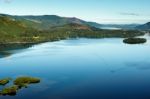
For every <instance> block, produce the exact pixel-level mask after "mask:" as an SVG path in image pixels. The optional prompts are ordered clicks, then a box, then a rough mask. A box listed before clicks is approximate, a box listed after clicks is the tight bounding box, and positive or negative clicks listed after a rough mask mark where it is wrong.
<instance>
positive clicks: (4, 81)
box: [0, 78, 11, 86]
mask: <svg viewBox="0 0 150 99" xmlns="http://www.w3.org/2000/svg"><path fill="white" fill-rule="evenodd" d="M10 80H11V79H10V78H5V79H1V80H0V85H3V86H4V85H6V84H8V83H9V81H10Z"/></svg>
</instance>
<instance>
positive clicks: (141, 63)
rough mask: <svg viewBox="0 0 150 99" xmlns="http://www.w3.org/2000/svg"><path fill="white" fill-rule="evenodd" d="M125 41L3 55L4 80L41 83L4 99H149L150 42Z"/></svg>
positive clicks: (67, 43) (65, 43)
mask: <svg viewBox="0 0 150 99" xmlns="http://www.w3.org/2000/svg"><path fill="white" fill-rule="evenodd" d="M122 40H123V39H117V38H113V39H73V40H62V41H57V42H48V43H43V44H38V45H34V46H32V47H29V48H25V49H17V50H9V51H7V52H5V53H8V54H6V55H4V54H5V53H4V52H3V53H2V54H1V55H0V56H1V58H0V78H5V77H11V78H16V77H18V76H33V77H40V78H41V83H39V84H36V85H31V86H29V88H27V89H22V90H19V92H18V94H17V95H16V96H0V99H31V98H35V99H150V41H148V42H147V43H146V44H140V45H127V44H124V43H122ZM0 88H1V87H0Z"/></svg>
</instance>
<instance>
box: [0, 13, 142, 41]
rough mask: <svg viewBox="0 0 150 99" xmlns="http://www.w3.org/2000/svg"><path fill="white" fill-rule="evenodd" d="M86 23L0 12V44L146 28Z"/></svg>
mask: <svg viewBox="0 0 150 99" xmlns="http://www.w3.org/2000/svg"><path fill="white" fill-rule="evenodd" d="M87 23H88V22H86V21H82V20H80V19H77V18H63V17H59V16H54V15H53V16H52V15H51V16H49V15H45V16H11V15H0V37H1V39H0V44H7V43H39V42H46V41H55V40H61V39H68V38H78V37H86V38H106V37H107V38H108V37H123V38H124V37H134V36H139V35H144V33H143V32H140V31H136V30H130V31H129V30H126V31H125V30H101V29H98V28H96V27H94V26H91V25H89V24H87ZM90 24H92V23H90ZM93 24H96V23H93Z"/></svg>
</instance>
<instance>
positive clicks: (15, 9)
mask: <svg viewBox="0 0 150 99" xmlns="http://www.w3.org/2000/svg"><path fill="white" fill-rule="evenodd" d="M0 13H3V14H11V15H59V16H64V17H77V18H80V19H83V20H86V21H94V22H98V23H103V24H132V23H141V24H142V23H146V22H149V21H150V0H0Z"/></svg>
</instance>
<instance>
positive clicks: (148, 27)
mask: <svg viewBox="0 0 150 99" xmlns="http://www.w3.org/2000/svg"><path fill="white" fill-rule="evenodd" d="M136 29H139V30H150V22H148V23H146V24H143V25H140V26H137V27H136Z"/></svg>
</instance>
